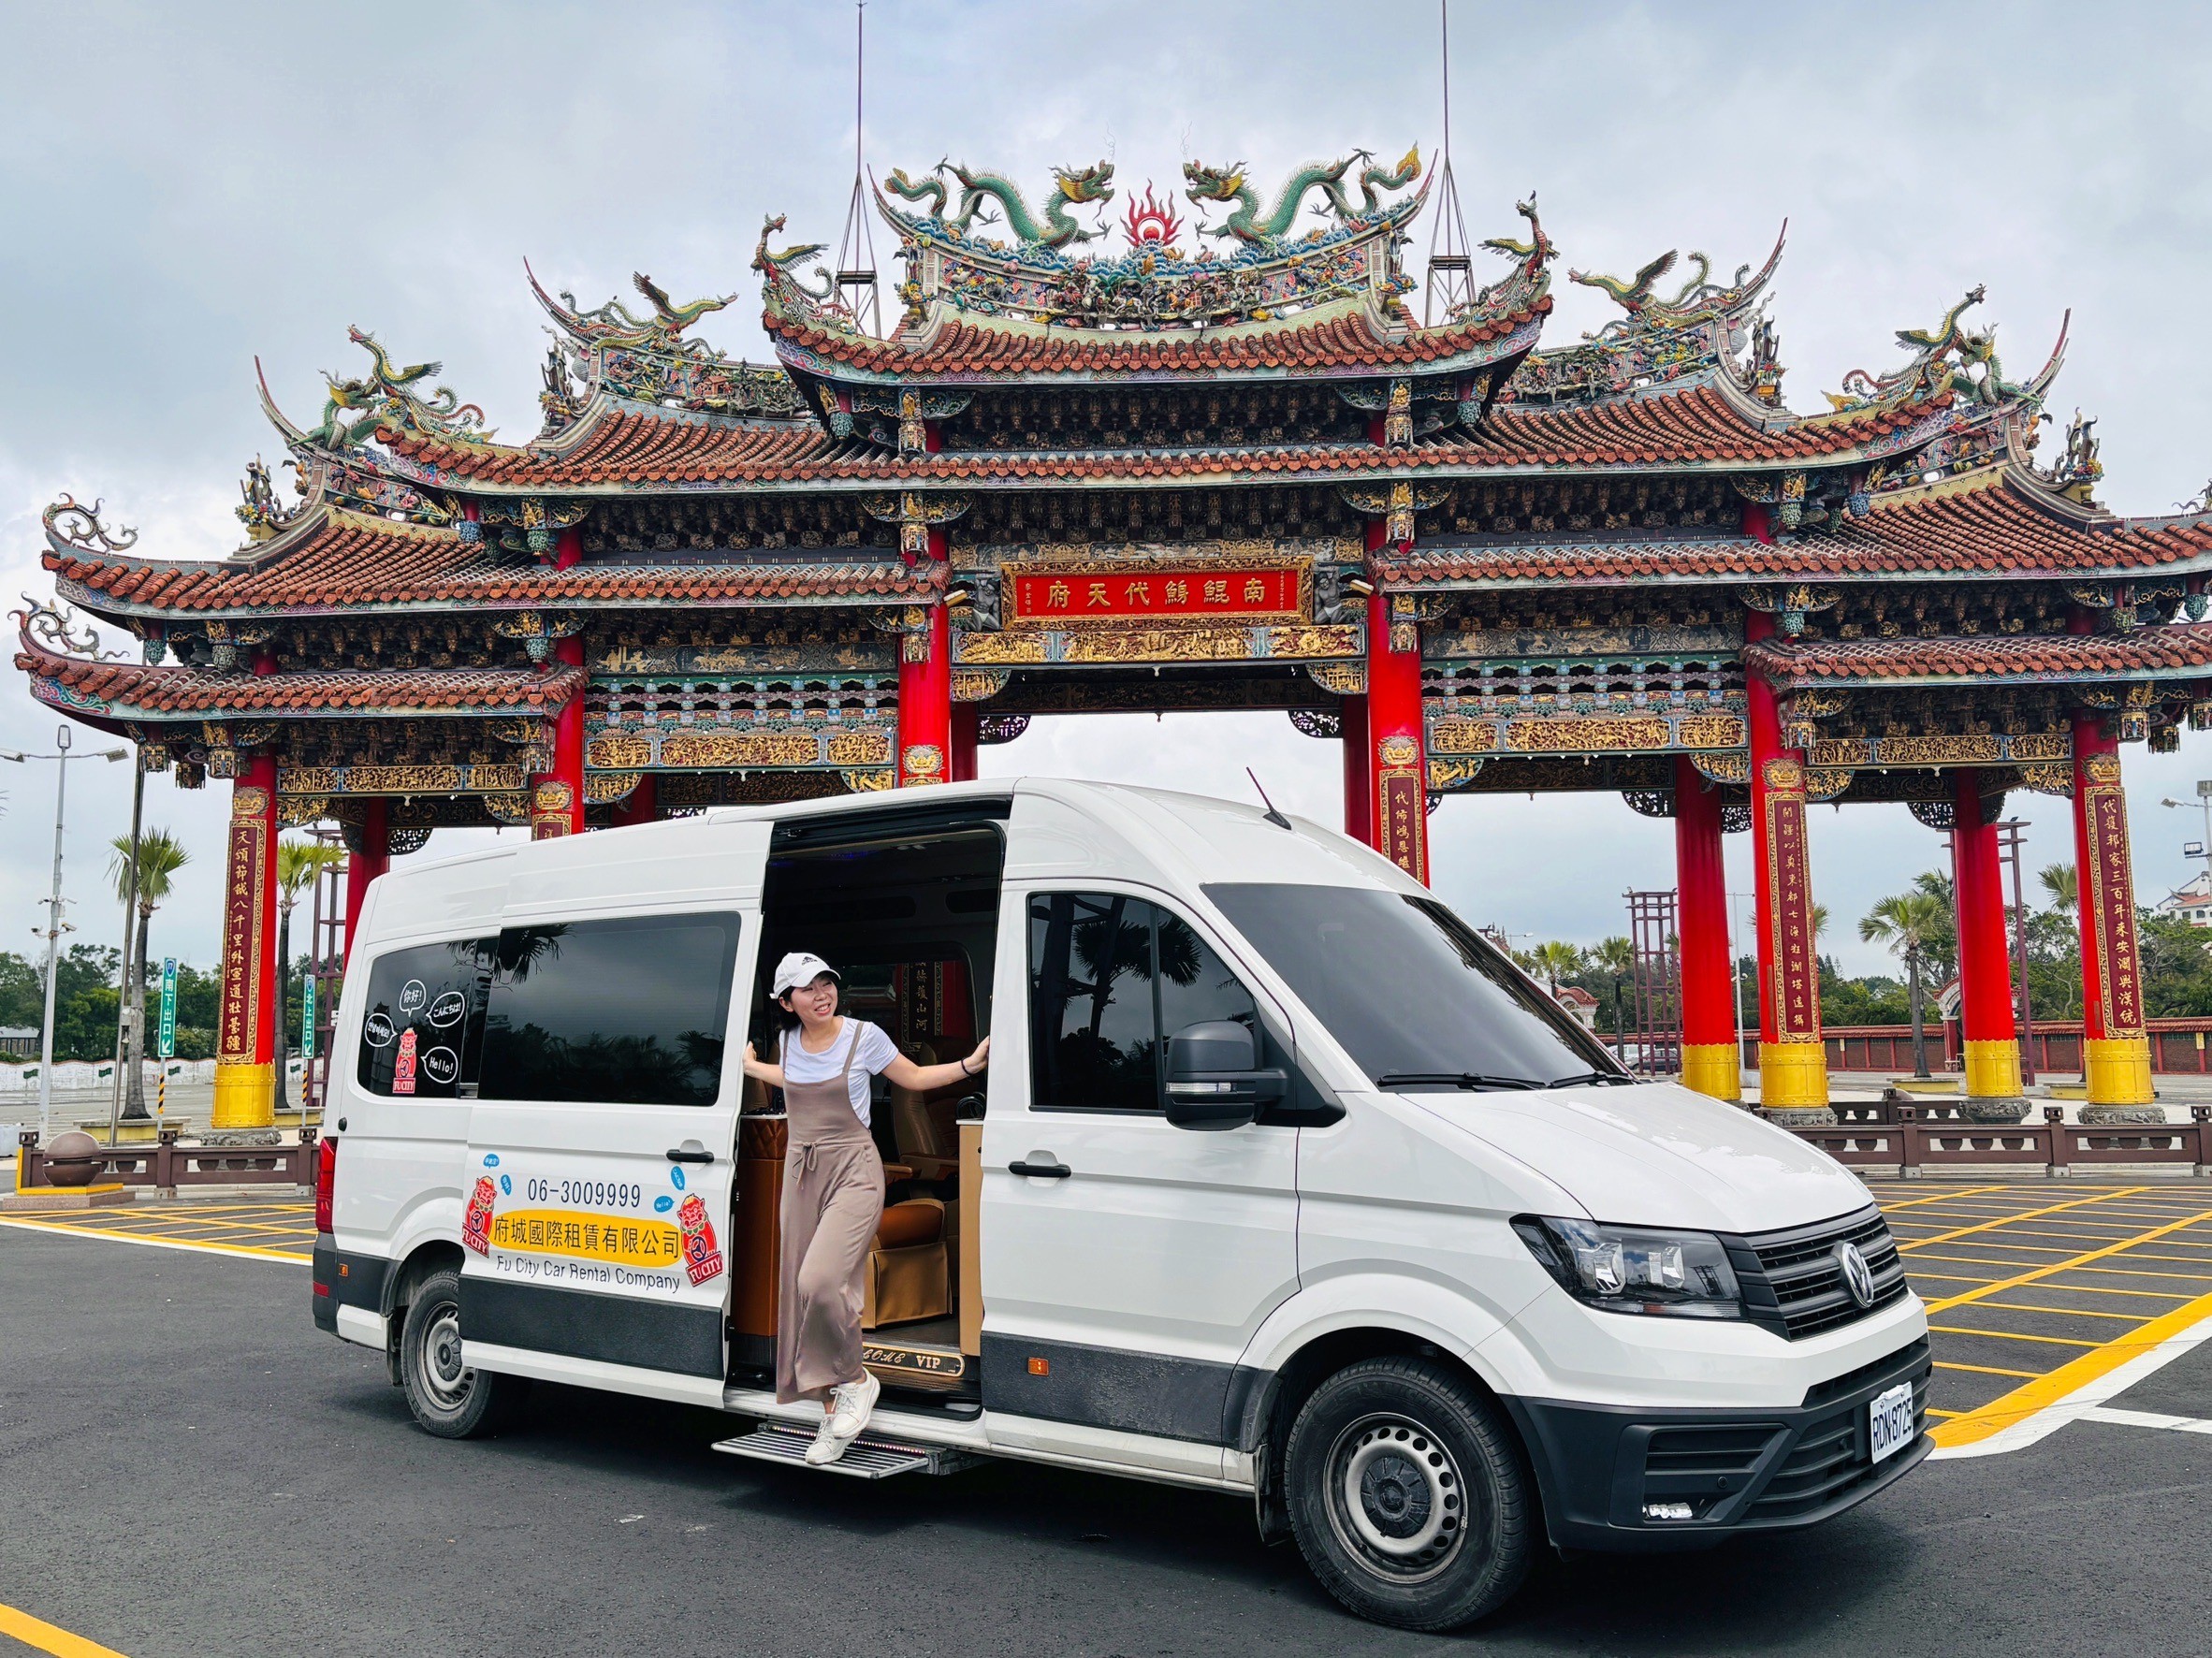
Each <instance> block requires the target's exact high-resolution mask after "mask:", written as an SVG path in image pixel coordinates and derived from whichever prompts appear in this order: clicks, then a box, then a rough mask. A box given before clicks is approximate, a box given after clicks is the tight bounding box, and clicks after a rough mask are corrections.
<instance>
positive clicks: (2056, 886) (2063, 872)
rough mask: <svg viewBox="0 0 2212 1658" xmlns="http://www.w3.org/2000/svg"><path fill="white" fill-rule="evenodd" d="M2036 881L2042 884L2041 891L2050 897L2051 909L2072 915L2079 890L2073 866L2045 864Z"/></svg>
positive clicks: (2078, 899)
mask: <svg viewBox="0 0 2212 1658" xmlns="http://www.w3.org/2000/svg"><path fill="white" fill-rule="evenodd" d="M2036 880H2040V881H2041V882H2043V890H2044V891H2045V893H2046V894H2049V895H2050V900H2051V908H2052V909H2063V910H2065V911H2066V912H2067V913H2068V914H2069V915H2071V914H2073V913H2074V905H2075V904H2077V903H2079V902H2080V892H2081V889H2080V887H2079V885H2077V884H2076V877H2075V875H2074V865H2071V864H2046V865H2044V869H2043V873H2042V874H2041V875H2039V876H2037V877H2036Z"/></svg>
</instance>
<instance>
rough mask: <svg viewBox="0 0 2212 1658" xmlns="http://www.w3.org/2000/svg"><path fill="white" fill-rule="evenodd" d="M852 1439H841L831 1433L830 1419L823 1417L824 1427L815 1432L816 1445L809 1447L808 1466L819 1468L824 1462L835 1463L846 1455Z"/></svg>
mask: <svg viewBox="0 0 2212 1658" xmlns="http://www.w3.org/2000/svg"><path fill="white" fill-rule="evenodd" d="M851 1443H852V1441H851V1440H850V1439H839V1438H838V1437H837V1435H836V1434H835V1433H831V1432H830V1418H828V1417H826V1416H825V1417H823V1418H822V1426H821V1427H819V1428H817V1429H815V1430H814V1443H813V1444H812V1445H810V1446H808V1447H807V1465H808V1467H809V1468H819V1467H821V1466H822V1464H823V1463H824V1462H836V1461H837V1459H838V1458H839V1457H841V1456H843V1455H844V1454H845V1447H847V1446H849V1445H851Z"/></svg>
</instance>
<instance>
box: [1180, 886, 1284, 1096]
mask: <svg viewBox="0 0 2212 1658" xmlns="http://www.w3.org/2000/svg"><path fill="white" fill-rule="evenodd" d="M1157 913H1158V917H1159V924H1158V934H1157V940H1156V944H1155V949H1156V950H1157V954H1158V961H1159V1031H1160V1044H1161V1046H1160V1059H1161V1062H1162V1063H1163V1064H1164V1063H1165V1062H1166V1059H1167V1039H1168V1038H1170V1037H1171V1036H1173V1035H1174V1034H1175V1033H1176V1032H1177V1031H1179V1030H1181V1029H1182V1028H1183V1027H1184V1026H1185V1025H1200V1024H1203V1023H1205V1022H1207V1021H1209V1020H1215V1019H1227V1020H1230V1021H1232V1022H1233V1023H1235V1024H1238V1025H1243V1026H1244V1028H1245V1029H1246V1030H1249V1031H1250V1032H1251V1033H1252V1034H1253V1036H1254V1037H1255V1038H1256V1039H1257V1040H1258V1041H1259V1047H1260V1048H1261V1049H1264V1048H1265V1047H1266V1045H1267V1040H1266V1038H1265V1036H1264V1035H1263V1034H1262V1033H1261V1031H1260V1028H1259V1008H1258V1007H1256V1006H1255V1005H1254V1004H1253V1001H1252V993H1251V992H1250V991H1248V990H1246V989H1245V988H1244V985H1243V984H1241V983H1239V982H1238V981H1237V976H1236V975H1235V974H1234V973H1233V972H1231V971H1230V967H1229V964H1228V963H1227V962H1225V961H1223V960H1222V959H1221V957H1220V956H1219V955H1217V954H1215V951H1214V947H1213V946H1212V945H1211V944H1208V943H1207V942H1206V941H1205V940H1204V939H1203V938H1200V937H1199V936H1198V934H1197V932H1196V931H1194V930H1193V929H1192V927H1191V925H1190V924H1189V923H1188V922H1186V921H1185V920H1184V919H1183V918H1182V917H1181V916H1179V915H1172V914H1171V913H1169V912H1168V911H1167V910H1165V909H1162V910H1159V911H1158V912H1157ZM1160 1082H1161V1085H1162V1086H1163V1087H1164V1086H1165V1085H1166V1083H1167V1078H1166V1076H1165V1075H1164V1074H1163V1075H1162V1076H1161V1078H1160Z"/></svg>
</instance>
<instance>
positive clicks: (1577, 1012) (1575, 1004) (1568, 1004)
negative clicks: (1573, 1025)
mask: <svg viewBox="0 0 2212 1658" xmlns="http://www.w3.org/2000/svg"><path fill="white" fill-rule="evenodd" d="M1559 1005H1560V1006H1561V1007H1563V1008H1564V1009H1565V1010H1566V1011H1568V1012H1570V1013H1572V1014H1573V1015H1574V1016H1575V1018H1576V1019H1577V1020H1578V1021H1579V1022H1580V1024H1581V1026H1582V1028H1583V1029H1584V1030H1595V1029H1596V1028H1597V997H1595V996H1592V995H1591V994H1590V993H1589V992H1588V991H1587V990H1584V989H1583V988H1582V987H1581V986H1580V985H1579V984H1563V985H1561V986H1560V987H1559Z"/></svg>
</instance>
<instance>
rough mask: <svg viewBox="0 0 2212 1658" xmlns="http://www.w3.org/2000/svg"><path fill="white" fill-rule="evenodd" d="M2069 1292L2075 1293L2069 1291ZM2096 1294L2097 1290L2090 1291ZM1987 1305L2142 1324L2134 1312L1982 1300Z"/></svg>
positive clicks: (2048, 1287) (2050, 1287) (2047, 1285)
mask: <svg viewBox="0 0 2212 1658" xmlns="http://www.w3.org/2000/svg"><path fill="white" fill-rule="evenodd" d="M2044 1287H2045V1289H2063V1288H2065V1286H2064V1285H2054V1284H2046V1285H2045V1286H2044ZM2068 1293H2070V1294H2071V1293H2073V1292H2071V1291H2069V1292H2068ZM2088 1293H2090V1294H2094V1293H2095V1291H2093V1290H2092V1291H2090V1292H2088ZM1977 1304H1978V1305H1981V1306H1985V1307H2001V1308H2003V1309H2004V1311H2006V1312H2008V1313H2057V1314H2059V1315H2061V1316H2064V1317H2068V1318H2117V1319H2118V1320H2119V1321H2120V1322H2121V1323H2123V1324H2140V1323H2142V1322H2143V1319H2142V1317H2141V1316H2139V1315H2137V1314H2134V1313H2097V1312H2092V1311H2091V1310H2090V1309H2088V1307H2039V1306H2036V1305H2035V1304H2034V1303H2032V1302H1979V1303H1977Z"/></svg>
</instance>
